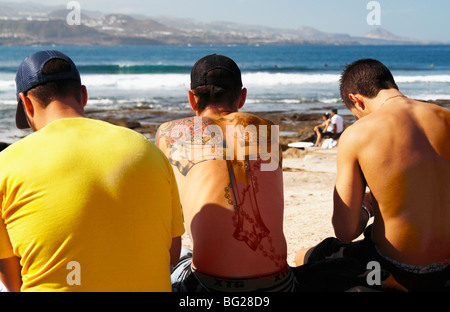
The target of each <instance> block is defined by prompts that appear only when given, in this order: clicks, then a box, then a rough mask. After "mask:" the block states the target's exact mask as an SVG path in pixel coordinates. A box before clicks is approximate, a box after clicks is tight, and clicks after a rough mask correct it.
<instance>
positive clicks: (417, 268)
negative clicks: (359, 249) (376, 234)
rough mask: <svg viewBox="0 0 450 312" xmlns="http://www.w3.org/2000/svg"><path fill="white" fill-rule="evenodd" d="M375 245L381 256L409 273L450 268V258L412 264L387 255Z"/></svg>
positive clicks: (422, 272)
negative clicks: (423, 263)
mask: <svg viewBox="0 0 450 312" xmlns="http://www.w3.org/2000/svg"><path fill="white" fill-rule="evenodd" d="M374 246H375V250H376V251H377V253H378V255H380V257H382V258H383V259H384V260H386V261H388V262H390V263H392V264H393V265H395V266H396V267H397V268H398V269H401V270H403V271H406V272H409V273H414V274H428V273H436V272H441V271H444V270H446V269H448V268H450V259H448V260H446V261H443V262H435V263H431V264H426V265H411V264H406V263H402V262H399V261H397V260H394V259H392V258H389V257H388V256H385V255H384V254H383V253H382V252H381V251H380V250H379V249H378V247H377V246H376V245H374Z"/></svg>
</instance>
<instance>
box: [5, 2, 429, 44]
mask: <svg viewBox="0 0 450 312" xmlns="http://www.w3.org/2000/svg"><path fill="white" fill-rule="evenodd" d="M70 13H71V10H68V9H66V8H65V7H63V6H47V5H41V4H38V3H33V2H28V3H25V4H24V3H20V4H19V3H13V2H6V3H2V4H0V45H49V44H50V45H52V44H56V45H105V46H108V45H110V46H113V45H116V46H117V45H301V44H322V45H402V44H416V45H417V44H432V43H433V42H428V41H423V40H415V39H410V38H401V37H399V36H396V35H394V34H391V33H389V32H388V31H386V30H384V29H375V30H374V31H373V32H371V33H369V34H366V35H362V36H360V37H355V36H350V35H348V34H333V33H326V32H322V31H320V30H317V29H314V28H311V27H299V28H294V29H282V28H270V27H264V26H258V25H243V24H236V23H229V22H221V21H217V22H211V23H202V22H198V21H196V20H193V19H183V18H175V17H171V16H155V17H147V16H128V15H124V14H103V13H101V12H92V11H87V10H82V11H81V14H80V24H79V25H76V24H75V25H69V23H68V22H67V17H68V15H69V14H70Z"/></svg>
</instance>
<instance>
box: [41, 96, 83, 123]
mask: <svg viewBox="0 0 450 312" xmlns="http://www.w3.org/2000/svg"><path fill="white" fill-rule="evenodd" d="M36 117H38V116H36ZM39 117H40V118H39ZM39 117H38V118H35V127H36V130H39V129H41V128H43V127H45V126H46V125H48V124H49V123H51V122H52V121H55V120H57V119H62V118H77V117H85V113H84V110H83V108H82V107H81V105H80V104H78V103H77V102H76V101H64V103H63V102H61V101H58V100H55V101H52V102H51V103H49V104H48V105H47V107H46V108H45V109H43V110H42V111H41V114H40V116H39Z"/></svg>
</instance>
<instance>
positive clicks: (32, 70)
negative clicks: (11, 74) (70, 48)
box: [16, 50, 81, 129]
mask: <svg viewBox="0 0 450 312" xmlns="http://www.w3.org/2000/svg"><path fill="white" fill-rule="evenodd" d="M52 59H61V60H64V61H66V62H67V63H69V65H70V70H69V71H64V72H58V73H53V74H44V73H43V68H44V66H45V64H47V62H48V61H50V60H52ZM56 80H77V81H80V83H81V78H80V73H79V72H78V70H77V68H76V66H75V64H74V63H73V61H72V60H71V59H70V58H69V57H68V56H67V55H65V54H64V53H62V52H59V51H54V50H48V51H40V52H36V53H33V54H31V55H30V56H28V57H27V58H26V59H25V60H23V62H22V63H21V64H20V66H19V69H18V70H17V74H16V98H17V102H18V105H17V111H16V126H17V128H19V129H26V128H29V127H30V126H29V125H28V121H27V119H26V116H25V112H24V110H23V106H22V103H21V101H20V97H19V94H20V93H21V92H23V93H26V92H27V91H29V90H30V89H33V88H35V87H37V86H39V85H42V84H44V83H47V82H51V81H56Z"/></svg>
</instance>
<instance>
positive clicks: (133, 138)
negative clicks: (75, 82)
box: [0, 118, 184, 291]
mask: <svg viewBox="0 0 450 312" xmlns="http://www.w3.org/2000/svg"><path fill="white" fill-rule="evenodd" d="M0 200H1V217H2V218H1V219H2V220H0V221H3V222H0V258H7V257H11V256H13V255H15V256H17V257H19V258H21V265H22V280H23V286H22V291H170V290H171V284H170V253H169V249H170V246H171V242H172V238H173V237H177V236H181V235H182V234H183V233H184V226H183V220H182V213H181V205H180V201H179V195H178V188H177V184H176V181H175V178H174V174H173V171H172V167H171V165H170V164H169V162H168V160H167V158H166V157H165V156H164V154H163V153H162V152H161V151H160V150H159V149H158V148H157V147H156V145H155V144H153V143H152V142H151V141H149V140H148V139H147V138H145V137H144V136H142V135H140V134H138V133H137V132H135V131H132V130H129V129H126V128H122V127H117V126H113V125H111V124H109V123H106V122H102V121H96V120H92V119H87V118H69V119H59V120H56V121H53V122H52V123H50V124H48V125H47V126H46V127H44V128H43V129H41V130H39V131H37V132H35V133H33V134H31V135H29V136H27V137H26V138H24V139H22V140H20V141H18V142H16V143H14V144H12V145H11V146H10V147H8V148H7V149H6V150H4V151H3V152H2V153H0ZM11 246H12V247H11ZM11 248H12V249H11Z"/></svg>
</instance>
